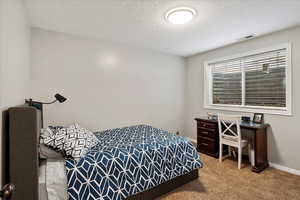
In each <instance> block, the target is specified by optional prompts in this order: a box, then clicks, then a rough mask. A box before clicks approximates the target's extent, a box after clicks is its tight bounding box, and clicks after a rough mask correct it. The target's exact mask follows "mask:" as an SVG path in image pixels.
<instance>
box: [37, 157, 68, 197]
mask: <svg viewBox="0 0 300 200" xmlns="http://www.w3.org/2000/svg"><path fill="white" fill-rule="evenodd" d="M39 172H40V173H39V200H68V199H69V195H68V193H67V177H66V169H65V161H64V160H62V159H47V160H42V161H41V162H40V168H39Z"/></svg>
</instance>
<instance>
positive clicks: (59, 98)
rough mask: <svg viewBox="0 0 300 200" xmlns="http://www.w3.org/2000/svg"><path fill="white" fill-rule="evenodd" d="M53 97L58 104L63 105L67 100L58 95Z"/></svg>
mask: <svg viewBox="0 0 300 200" xmlns="http://www.w3.org/2000/svg"><path fill="white" fill-rule="evenodd" d="M54 97H55V98H56V100H57V101H59V103H63V102H65V101H66V100H67V98H65V97H64V96H62V95H60V94H58V93H57V94H56V95H54Z"/></svg>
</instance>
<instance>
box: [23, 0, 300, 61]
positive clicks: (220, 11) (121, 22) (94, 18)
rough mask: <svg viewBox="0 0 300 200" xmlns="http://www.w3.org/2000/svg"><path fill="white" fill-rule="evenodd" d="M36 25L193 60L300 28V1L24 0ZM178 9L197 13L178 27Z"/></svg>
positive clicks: (33, 23) (31, 20) (32, 22)
mask: <svg viewBox="0 0 300 200" xmlns="http://www.w3.org/2000/svg"><path fill="white" fill-rule="evenodd" d="M25 4H26V8H27V9H28V15H29V18H30V23H31V25H32V26H33V27H39V28H43V29H47V30H52V31H58V32H64V33H70V34H75V35H80V36H84V37H92V38H98V39H104V40H110V41H116V42H121V43H125V44H129V45H134V46H138V47H145V48H148V49H152V50H157V51H161V52H166V53H171V54H175V55H180V56H188V55H192V54H195V53H198V52H204V51H207V50H211V49H214V48H217V47H220V46H224V45H227V44H230V43H234V42H236V41H237V40H238V39H239V38H241V37H244V36H246V35H249V34H256V35H257V36H259V35H263V34H267V33H270V32H274V31H278V30H281V29H285V28H288V27H291V26H295V25H298V24H300V0H25ZM176 6H190V7H193V8H195V9H196V10H197V16H196V18H195V20H193V21H192V22H191V23H189V24H186V25H174V24H170V23H168V22H166V21H165V20H164V14H165V12H166V11H168V10H169V9H171V8H174V7H176Z"/></svg>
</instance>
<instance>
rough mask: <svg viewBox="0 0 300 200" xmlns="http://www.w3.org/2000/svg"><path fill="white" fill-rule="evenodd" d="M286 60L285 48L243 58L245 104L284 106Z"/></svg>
mask: <svg viewBox="0 0 300 200" xmlns="http://www.w3.org/2000/svg"><path fill="white" fill-rule="evenodd" d="M286 61H287V59H286V49H280V50H276V51H271V52H266V53H262V54H258V55H253V56H249V57H248V58H245V60H244V68H245V78H246V80H245V86H246V88H245V95H246V97H245V104H246V105H251V106H271V107H286V92H285V91H286V86H285V79H286V76H285V70H286V66H287V62H286Z"/></svg>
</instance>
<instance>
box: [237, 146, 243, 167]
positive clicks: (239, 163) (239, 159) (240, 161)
mask: <svg viewBox="0 0 300 200" xmlns="http://www.w3.org/2000/svg"><path fill="white" fill-rule="evenodd" d="M238 154H239V155H238V168H239V169H241V164H242V148H238Z"/></svg>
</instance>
